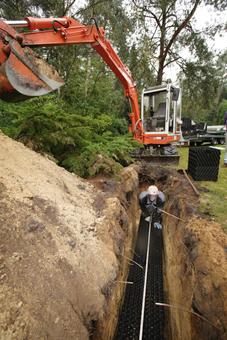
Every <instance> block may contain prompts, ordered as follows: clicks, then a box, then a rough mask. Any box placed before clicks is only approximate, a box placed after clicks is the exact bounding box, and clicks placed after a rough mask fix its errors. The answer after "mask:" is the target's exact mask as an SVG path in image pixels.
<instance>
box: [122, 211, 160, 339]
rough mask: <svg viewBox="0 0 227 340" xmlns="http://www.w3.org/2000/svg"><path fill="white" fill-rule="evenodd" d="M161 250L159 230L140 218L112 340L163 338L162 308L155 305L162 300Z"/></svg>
mask: <svg viewBox="0 0 227 340" xmlns="http://www.w3.org/2000/svg"><path fill="white" fill-rule="evenodd" d="M149 230H150V232H149ZM162 249H163V247H162V230H161V229H157V228H154V223H151V224H149V223H148V222H146V221H145V219H144V218H143V217H142V218H141V220H140V226H139V230H138V236H137V242H136V247H135V251H134V258H133V261H134V262H132V265H131V268H130V271H129V275H128V280H127V281H128V285H127V288H126V292H125V297H124V303H123V305H122V308H121V312H120V315H119V321H118V326H117V331H116V334H115V340H123V339H160V340H162V339H164V310H163V308H162V307H159V306H156V305H155V302H164V296H163V271H162ZM147 256H148V264H147ZM146 264H147V271H146ZM146 274H147V275H146ZM144 289H145V291H144ZM143 302H144V305H143Z"/></svg>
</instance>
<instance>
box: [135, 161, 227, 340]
mask: <svg viewBox="0 0 227 340" xmlns="http://www.w3.org/2000/svg"><path fill="white" fill-rule="evenodd" d="M140 178H141V181H142V183H143V186H144V185H147V183H156V184H157V185H158V186H159V187H160V188H161V189H162V190H163V191H164V193H165V194H166V197H167V203H166V205H165V210H166V211H168V212H169V213H172V214H175V215H176V216H179V217H180V218H182V219H183V220H184V221H178V220H176V219H175V218H172V217H169V216H167V215H163V218H164V255H165V257H164V267H165V291H166V301H165V302H166V303H168V304H170V305H171V307H168V309H166V312H167V313H168V315H169V318H168V319H169V325H168V326H169V327H168V326H167V334H168V336H167V338H168V339H174V340H176V339H178V340H182V339H185V340H190V339H192V340H194V339H196V340H197V339H204V340H208V339H210V340H211V339H213V340H215V339H227V333H226V332H227V261H226V260H227V235H226V234H225V233H224V232H223V230H222V229H221V227H220V225H218V224H217V223H214V222H212V221H208V220H205V219H203V218H201V217H199V216H198V215H197V214H196V208H197V206H198V197H197V196H196V195H195V194H194V192H193V190H192V188H191V186H190V185H189V184H188V182H187V180H186V179H185V177H184V176H183V175H180V174H178V173H177V172H176V171H175V170H171V169H164V168H158V167H155V168H154V167H144V168H142V169H141V170H140ZM163 308H167V307H163ZM191 312H194V313H196V314H197V315H195V314H192V313H191Z"/></svg>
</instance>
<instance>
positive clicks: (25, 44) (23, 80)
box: [0, 17, 180, 145]
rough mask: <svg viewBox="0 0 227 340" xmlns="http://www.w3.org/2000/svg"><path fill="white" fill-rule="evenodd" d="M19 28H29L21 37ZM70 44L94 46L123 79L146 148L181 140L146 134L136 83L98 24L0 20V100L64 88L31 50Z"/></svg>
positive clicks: (134, 126)
mask: <svg viewBox="0 0 227 340" xmlns="http://www.w3.org/2000/svg"><path fill="white" fill-rule="evenodd" d="M17 27H26V28H27V30H26V32H23V33H19V34H18V33H17V31H16V30H15V29H16V28H17ZM70 44H90V45H91V46H92V48H93V49H95V50H96V52H97V53H98V54H99V55H100V56H101V58H102V59H103V60H104V61H105V63H106V64H107V65H108V66H109V68H110V69H111V70H112V71H113V72H114V73H115V75H116V77H117V78H118V79H119V80H120V82H121V83H122V85H123V87H124V93H125V96H126V97H127V98H128V99H129V101H130V104H131V113H129V117H130V120H131V125H130V127H129V130H130V131H131V132H132V134H133V137H134V139H135V140H137V141H138V142H140V143H142V144H144V145H167V144H170V143H172V142H176V141H177V140H179V138H180V135H179V134H178V133H171V134H169V133H165V132H162V133H160V132H158V133H151V134H150V133H145V131H144V127H143V122H142V120H141V116H140V108H139V103H138V95H137V90H136V84H135V81H134V80H133V78H132V75H131V72H130V71H129V69H128V68H127V66H126V65H124V63H123V62H122V61H121V59H120V58H119V56H118V55H117V53H116V52H115V50H114V49H113V47H112V45H111V43H110V42H109V40H107V39H106V38H105V33H104V29H103V28H99V27H98V26H97V24H95V25H89V26H86V25H83V24H81V23H80V22H78V21H77V20H75V19H72V18H69V17H63V18H43V19H42V18H32V17H27V18H25V19H24V20H23V21H18V22H10V21H3V20H0V98H2V99H5V100H8V101H12V100H23V99H25V98H27V97H32V96H37V95H43V94H46V93H48V92H50V91H52V90H55V89H57V88H58V87H60V86H61V85H62V84H63V81H62V80H61V79H60V78H59V77H58V76H57V75H56V74H54V71H53V70H52V69H51V68H50V70H49V71H48V72H47V74H48V75H47V74H44V73H43V72H42V68H40V63H39V62H37V56H36V55H35V54H34V53H33V52H32V51H31V49H30V48H33V47H40V46H57V45H70ZM45 70H46V68H45Z"/></svg>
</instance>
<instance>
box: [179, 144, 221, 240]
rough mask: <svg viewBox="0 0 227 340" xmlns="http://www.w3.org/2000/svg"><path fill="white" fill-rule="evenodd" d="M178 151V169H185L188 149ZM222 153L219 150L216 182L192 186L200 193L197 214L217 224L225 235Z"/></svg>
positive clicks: (197, 182)
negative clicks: (210, 218) (209, 218)
mask: <svg viewBox="0 0 227 340" xmlns="http://www.w3.org/2000/svg"><path fill="white" fill-rule="evenodd" d="M222 147H223V146H222ZM178 150H179V153H180V156H181V157H180V163H179V166H178V168H179V169H187V167H188V151H189V148H188V147H181V148H179V149H178ZM224 153H225V151H224V150H221V159H220V166H219V176H218V181H217V182H208V181H194V184H195V186H196V187H197V188H198V189H199V191H200V206H199V212H200V213H202V214H206V215H208V216H209V217H212V218H213V219H214V220H215V221H217V222H219V223H220V224H221V226H222V228H223V229H224V231H225V232H226V233H227V167H224ZM204 189H205V190H204Z"/></svg>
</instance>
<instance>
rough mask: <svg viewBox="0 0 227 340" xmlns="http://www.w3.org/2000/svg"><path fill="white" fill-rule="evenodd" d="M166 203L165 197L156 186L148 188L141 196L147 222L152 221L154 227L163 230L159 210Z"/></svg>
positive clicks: (140, 199) (140, 202)
mask: <svg viewBox="0 0 227 340" xmlns="http://www.w3.org/2000/svg"><path fill="white" fill-rule="evenodd" d="M164 203H165V195H164V194H163V192H162V191H159V189H158V188H157V187H156V186H155V185H151V186H149V187H148V189H147V190H146V191H143V192H141V194H140V195H139V204H140V207H141V210H142V213H143V215H144V216H145V217H146V218H145V220H146V221H147V222H149V221H150V219H152V221H153V222H154V227H156V228H158V229H161V228H162V225H161V224H162V215H161V211H160V209H159V208H162V207H163V206H164Z"/></svg>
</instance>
